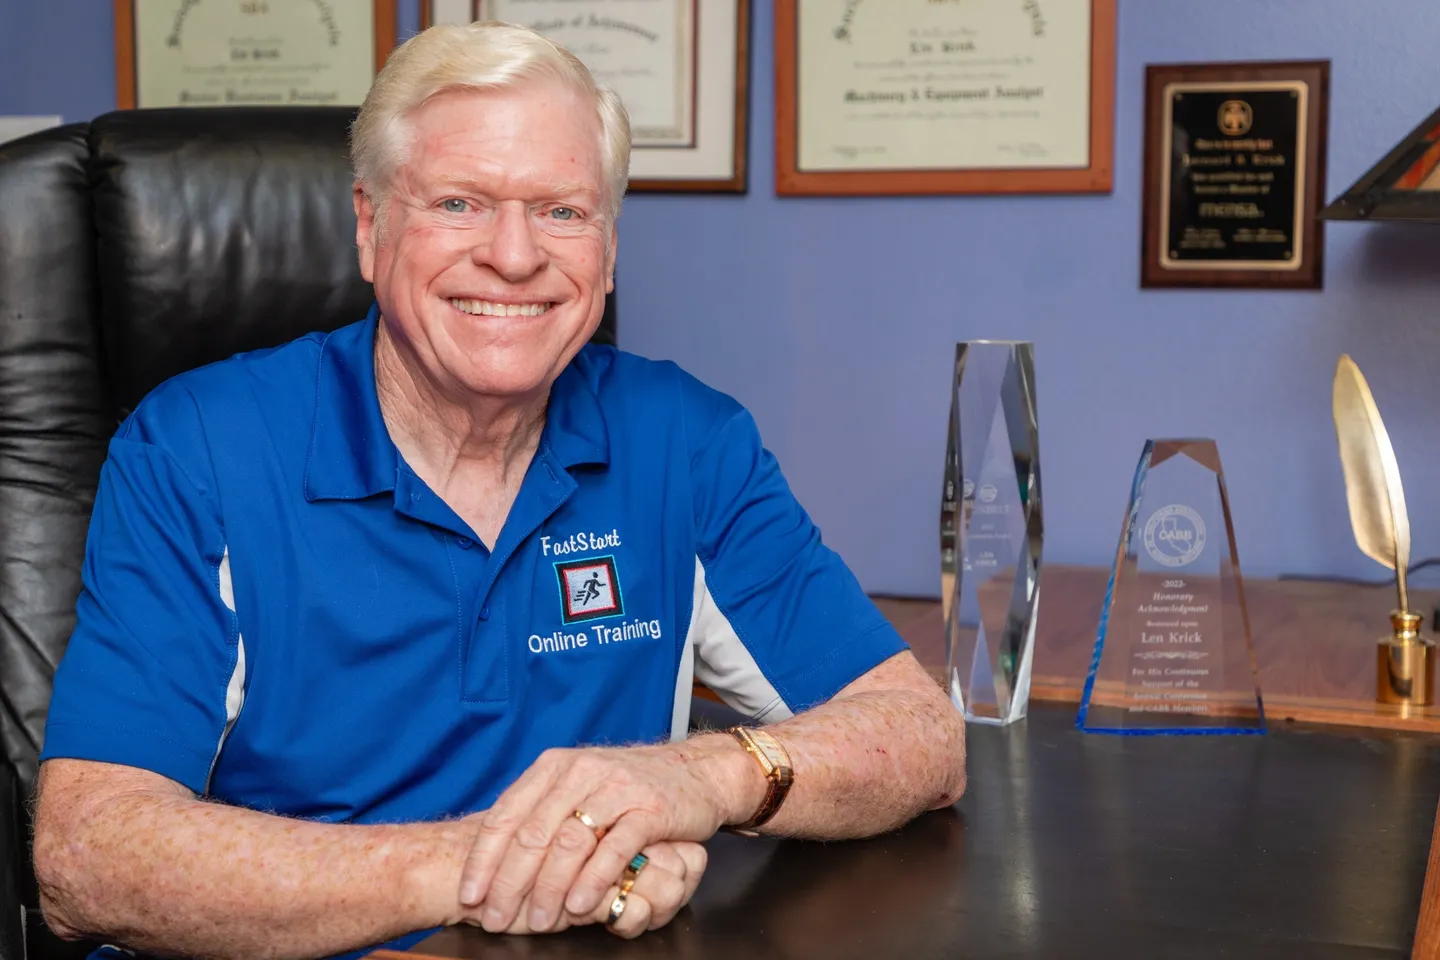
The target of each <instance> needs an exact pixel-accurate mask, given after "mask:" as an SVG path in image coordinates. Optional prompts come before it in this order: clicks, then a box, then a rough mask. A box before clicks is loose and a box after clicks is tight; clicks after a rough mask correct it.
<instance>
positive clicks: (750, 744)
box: [730, 727, 795, 837]
mask: <svg viewBox="0 0 1440 960" xmlns="http://www.w3.org/2000/svg"><path fill="white" fill-rule="evenodd" d="M730 733H731V734H732V735H733V736H734V737H735V739H736V740H739V741H740V743H741V745H742V746H744V747H745V749H746V750H749V751H750V755H751V756H752V757H754V758H755V761H756V762H757V763H759V764H760V769H761V770H763V771H764V772H765V779H766V780H768V781H769V782H770V788H769V789H768V790H767V791H766V792H765V800H764V801H763V802H762V803H761V804H760V809H758V810H756V811H755V815H754V816H753V817H751V818H750V819H749V820H746V821H745V822H744V823H737V824H735V825H734V826H732V827H731V828H730V830H731V831H732V832H733V833H739V834H743V835H745V836H747V837H757V836H759V834H758V833H756V832H755V830H754V828H755V827H758V826H760V825H761V824H763V823H765V822H766V821H767V820H769V819H770V818H771V817H773V816H775V812H776V811H777V810H779V809H780V804H782V803H784V802H785V794H787V793H788V792H789V791H790V784H791V783H793V782H794V780H795V774H794V771H793V770H791V769H790V754H788V753H786V752H785V748H784V747H782V746H780V741H779V740H776V739H775V738H774V737H772V736H770V734H768V733H766V732H765V731H764V730H752V729H750V728H749V727H731V728H730Z"/></svg>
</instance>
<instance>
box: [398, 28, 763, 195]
mask: <svg viewBox="0 0 1440 960" xmlns="http://www.w3.org/2000/svg"><path fill="white" fill-rule="evenodd" d="M470 20H504V21H508V22H510V23H519V24H523V25H525V26H528V27H531V28H532V29H534V30H537V31H539V32H540V33H543V34H545V35H546V36H548V37H550V38H552V39H554V40H556V41H557V42H559V43H561V44H563V45H564V46H565V47H566V49H568V50H570V51H571V52H572V53H574V54H575V55H576V56H577V57H579V58H580V59H581V61H583V62H584V63H585V65H586V66H587V67H589V68H590V72H591V73H592V74H593V75H594V76H595V79H596V80H597V81H599V82H600V83H602V84H604V85H606V86H608V87H610V88H611V89H613V90H614V91H615V92H616V93H618V94H619V95H620V99H621V100H622V101H623V102H624V104H625V109H626V110H627V111H628V112H629V114H630V127H631V136H632V138H633V144H632V151H631V158H630V190H631V191H632V192H679V191H706V192H736V193H743V192H744V191H745V189H746V169H745V166H746V139H747V137H746V133H747V106H748V103H749V87H750V69H749V60H750V53H749V46H750V45H749V35H750V0H703V2H701V0H424V3H423V4H422V18H421V26H422V27H427V26H429V25H431V24H432V23H458V22H469V21H470Z"/></svg>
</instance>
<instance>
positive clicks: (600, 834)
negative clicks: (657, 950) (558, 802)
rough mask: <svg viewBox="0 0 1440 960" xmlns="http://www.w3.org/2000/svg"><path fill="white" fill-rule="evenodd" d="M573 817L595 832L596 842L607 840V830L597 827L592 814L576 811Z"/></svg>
mask: <svg viewBox="0 0 1440 960" xmlns="http://www.w3.org/2000/svg"><path fill="white" fill-rule="evenodd" d="M571 816H572V817H574V818H575V819H576V820H579V821H580V822H581V823H583V824H585V826H587V827H589V828H590V829H591V830H592V831H594V833H595V839H596V840H604V839H605V828H604V827H597V826H596V825H595V821H594V820H592V819H590V814H588V813H586V812H585V811H584V810H576V811H575V812H574V813H572V814H571ZM620 909H621V911H622V912H623V911H624V909H625V908H624V907H621V908H620Z"/></svg>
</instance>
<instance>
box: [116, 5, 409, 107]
mask: <svg viewBox="0 0 1440 960" xmlns="http://www.w3.org/2000/svg"><path fill="white" fill-rule="evenodd" d="M394 47H395V0H325V2H324V3H312V2H304V3H300V2H298V0H115V71H116V73H115V92H116V104H117V106H118V107H119V108H120V109H122V110H130V109H135V108H137V107H139V108H145V107H176V106H179V107H184V106H244V105H249V106H259V105H267V106H359V105H360V103H361V102H362V101H363V100H364V97H365V93H366V91H368V90H369V87H370V83H371V81H373V80H374V78H375V74H376V73H378V72H379V70H380V68H381V67H382V66H384V64H385V60H386V58H387V57H389V55H390V51H391V50H393V49H394Z"/></svg>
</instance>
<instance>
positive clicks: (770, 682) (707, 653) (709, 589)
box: [687, 389, 908, 724]
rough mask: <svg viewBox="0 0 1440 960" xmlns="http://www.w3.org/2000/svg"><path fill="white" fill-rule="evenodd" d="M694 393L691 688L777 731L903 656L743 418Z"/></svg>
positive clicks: (690, 410)
mask: <svg viewBox="0 0 1440 960" xmlns="http://www.w3.org/2000/svg"><path fill="white" fill-rule="evenodd" d="M689 393H690V396H689V398H688V400H689V402H688V403H687V417H688V418H689V419H690V420H691V423H690V424H689V426H688V427H687V433H688V435H689V437H690V438H691V465H690V471H691V487H692V491H693V496H694V506H695V534H696V559H697V561H698V566H697V571H696V585H695V600H694V607H693V609H692V613H691V623H692V627H691V629H692V636H693V638H694V644H695V677H696V679H698V680H699V681H700V682H701V683H704V684H705V685H706V686H708V687H709V688H710V689H711V690H713V691H715V693H717V694H718V695H719V696H720V697H721V698H722V699H723V700H725V701H726V703H728V704H729V705H730V706H732V707H734V708H735V709H737V710H739V711H740V712H741V713H744V714H746V715H748V716H749V717H751V718H752V719H753V720H754V721H756V722H758V723H762V724H763V723H773V722H775V721H778V720H783V719H785V718H787V717H789V716H791V715H793V714H795V713H799V712H800V711H802V710H805V709H807V708H809V707H812V706H814V705H816V704H818V703H823V702H824V701H826V700H828V699H830V698H831V697H833V696H834V695H835V694H836V693H838V692H839V691H840V690H841V689H842V688H843V687H845V686H846V685H847V684H849V683H850V682H852V681H854V680H856V679H857V678H859V677H860V676H861V675H862V674H864V673H866V672H867V671H868V670H870V669H871V668H872V667H875V666H877V665H878V664H880V663H881V662H883V661H885V660H887V659H889V658H890V657H892V656H894V655H895V654H897V653H899V652H901V651H903V650H906V649H908V647H907V645H906V644H905V642H904V641H903V640H902V639H901V638H900V635H899V634H898V633H897V632H896V631H895V629H894V628H893V627H892V626H891V625H890V623H889V621H888V620H886V619H885V617H884V615H883V614H881V613H880V611H879V610H878V609H877V608H876V606H875V604H874V603H872V602H871V600H870V598H869V597H868V596H866V594H865V592H864V590H862V589H861V587H860V584H859V582H858V581H857V580H856V578H855V576H854V574H853V573H851V571H850V569H849V567H847V566H846V565H845V562H844V561H843V560H841V558H840V557H839V556H838V555H837V554H836V553H835V552H834V551H833V550H831V549H830V548H829V547H828V546H826V545H825V544H824V543H823V542H822V540H821V536H820V531H819V529H818V528H817V527H816V526H815V524H814V523H813V522H812V521H811V519H810V517H809V515H808V514H807V513H806V511H805V510H804V509H803V508H802V507H801V506H800V504H799V503H798V502H797V501H796V499H795V497H794V495H793V494H792V492H791V490H790V487H789V485H788V483H787V482H786V480H785V478H784V476H783V475H782V473H781V471H780V466H779V464H778V463H777V462H776V460H775V457H774V455H773V454H771V452H770V451H769V450H767V449H765V447H764V446H763V444H762V443H761V440H760V433H759V430H758V429H757V427H756V425H755V421H754V420H753V419H752V417H751V416H750V414H749V413H748V412H747V411H745V410H744V409H743V408H742V407H740V405H739V404H737V403H735V402H734V401H733V400H730V399H729V398H728V397H724V396H723V395H709V394H706V393H700V392H697V391H695V390H694V389H692V390H691V391H689ZM697 408H698V409H697Z"/></svg>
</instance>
